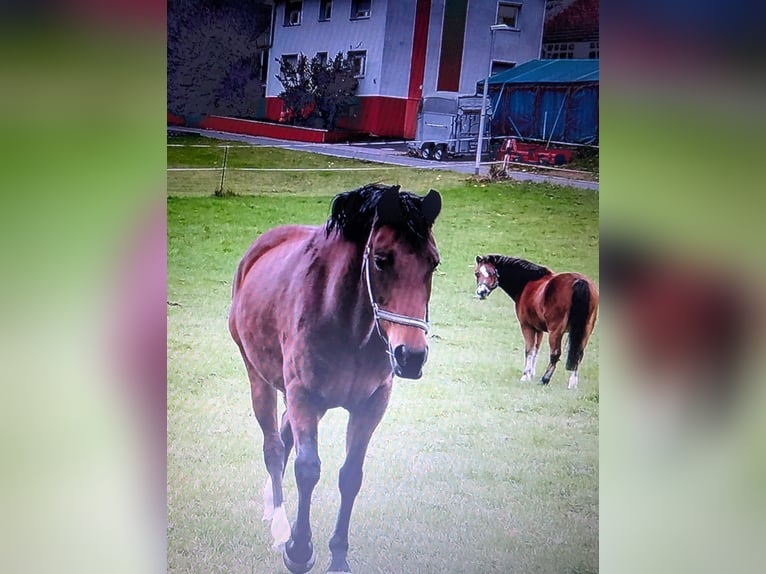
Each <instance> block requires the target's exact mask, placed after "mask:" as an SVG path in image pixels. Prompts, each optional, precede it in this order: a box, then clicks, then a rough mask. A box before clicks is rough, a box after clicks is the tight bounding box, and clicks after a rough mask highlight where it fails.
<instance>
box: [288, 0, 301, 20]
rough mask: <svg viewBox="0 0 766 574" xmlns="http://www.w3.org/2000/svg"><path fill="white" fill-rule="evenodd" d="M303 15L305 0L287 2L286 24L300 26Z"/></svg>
mask: <svg viewBox="0 0 766 574" xmlns="http://www.w3.org/2000/svg"><path fill="white" fill-rule="evenodd" d="M302 15H303V2H302V1H301V2H296V1H294V0H293V1H291V2H287V3H285V26H300V25H301V16H302Z"/></svg>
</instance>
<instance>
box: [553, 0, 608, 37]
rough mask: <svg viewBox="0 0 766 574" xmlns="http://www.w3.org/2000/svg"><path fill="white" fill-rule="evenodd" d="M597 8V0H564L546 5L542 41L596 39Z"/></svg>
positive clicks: (597, 24)
mask: <svg viewBox="0 0 766 574" xmlns="http://www.w3.org/2000/svg"><path fill="white" fill-rule="evenodd" d="M598 8H599V0H574V1H567V0H564V1H563V2H560V3H558V4H557V5H556V6H555V8H554V7H552V6H551V7H546V14H545V15H546V18H545V27H544V29H543V43H544V44H546V43H550V42H576V41H593V40H596V41H597V40H598V37H599V31H598V26H599V18H598V16H599V13H598V12H599V11H598Z"/></svg>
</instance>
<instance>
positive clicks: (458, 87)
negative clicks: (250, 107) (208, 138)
mask: <svg viewBox="0 0 766 574" xmlns="http://www.w3.org/2000/svg"><path fill="white" fill-rule="evenodd" d="M544 12H545V0H516V1H498V0H470V2H469V0H275V1H274V2H273V13H272V40H271V47H270V51H269V60H270V61H269V65H270V66H271V68H270V70H269V73H268V74H267V76H268V77H267V83H266V102H267V103H266V115H267V117H268V118H269V119H272V120H278V119H279V116H280V113H281V111H282V102H281V101H280V100H279V98H277V95H278V94H279V93H280V92H281V91H282V89H283V88H282V84H281V83H280V82H279V80H277V78H276V63H275V59H276V58H279V57H281V56H288V57H290V56H295V57H297V55H298V54H299V53H303V54H305V55H306V56H308V57H309V58H311V57H313V56H315V55H316V54H320V55H321V54H325V55H327V57H330V58H331V57H334V56H335V54H337V53H338V52H343V53H344V54H346V53H347V54H349V55H350V56H351V57H352V58H353V59H354V60H355V63H356V68H357V70H358V74H359V76H358V77H359V88H358V90H357V95H358V96H359V105H358V106H357V107H356V109H355V110H354V111H353V112H352V117H350V118H345V119H344V120H343V121H341V122H340V126H342V127H345V128H348V129H353V130H357V131H362V132H367V133H371V134H375V135H380V136H387V137H404V138H412V137H414V134H415V121H416V114H417V107H418V102H419V100H420V98H421V96H423V95H428V94H430V93H432V92H435V91H451V92H459V93H473V92H474V91H475V86H476V83H477V82H478V81H480V80H481V79H483V78H484V77H486V75H487V71H488V69H489V63H490V56H491V59H492V67H493V70H492V71H493V72H498V71H502V70H504V69H507V68H509V67H512V66H514V65H516V64H521V63H523V62H526V61H528V60H532V59H535V58H539V57H540V49H541V42H542V32H543V18H544ZM494 24H506V25H507V27H506V28H505V29H502V30H497V31H495V32H493V33H490V26H492V25H494ZM491 34H492V35H494V38H493V39H492V38H491ZM490 45H492V54H491V55H490Z"/></svg>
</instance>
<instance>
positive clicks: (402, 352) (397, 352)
mask: <svg viewBox="0 0 766 574" xmlns="http://www.w3.org/2000/svg"><path fill="white" fill-rule="evenodd" d="M427 358H428V347H426V348H425V349H421V350H417V349H411V348H410V347H407V346H406V345H399V346H398V347H396V348H395V349H394V352H393V353H392V355H391V366H392V367H393V368H394V374H395V375H396V376H397V377H401V378H403V379H419V378H420V377H422V376H423V365H425V364H426V359H427Z"/></svg>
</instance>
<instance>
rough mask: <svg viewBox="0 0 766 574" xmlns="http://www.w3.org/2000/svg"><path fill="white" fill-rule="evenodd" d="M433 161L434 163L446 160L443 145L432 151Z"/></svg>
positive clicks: (445, 150)
mask: <svg viewBox="0 0 766 574" xmlns="http://www.w3.org/2000/svg"><path fill="white" fill-rule="evenodd" d="M434 159H435V160H436V161H444V160H445V159H447V148H446V147H445V146H443V145H438V146H436V149H435V150H434Z"/></svg>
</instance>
